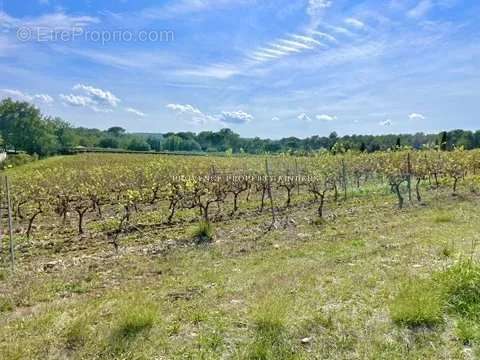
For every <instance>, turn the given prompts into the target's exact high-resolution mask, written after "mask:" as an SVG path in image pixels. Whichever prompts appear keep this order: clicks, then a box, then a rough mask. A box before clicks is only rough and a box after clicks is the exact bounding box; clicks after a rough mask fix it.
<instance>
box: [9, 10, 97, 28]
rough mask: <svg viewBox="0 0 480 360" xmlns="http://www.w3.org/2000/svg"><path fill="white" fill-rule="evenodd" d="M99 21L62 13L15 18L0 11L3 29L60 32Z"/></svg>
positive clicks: (93, 18)
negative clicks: (52, 30)
mask: <svg viewBox="0 0 480 360" xmlns="http://www.w3.org/2000/svg"><path fill="white" fill-rule="evenodd" d="M99 22H100V20H99V19H98V18H96V17H92V16H75V15H69V14H66V13H64V12H55V13H50V14H44V15H41V16H37V17H24V18H16V17H13V16H10V15H8V14H7V13H5V12H2V11H0V26H1V27H3V28H4V29H13V28H18V27H20V26H21V27H29V28H40V27H41V28H44V29H55V30H56V31H60V30H67V31H68V30H73V29H79V28H86V27H88V26H90V25H92V24H98V23H99Z"/></svg>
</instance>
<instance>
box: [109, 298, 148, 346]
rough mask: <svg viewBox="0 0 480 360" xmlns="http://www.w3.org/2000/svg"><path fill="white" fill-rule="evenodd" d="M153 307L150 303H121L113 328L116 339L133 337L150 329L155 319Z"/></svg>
mask: <svg viewBox="0 0 480 360" xmlns="http://www.w3.org/2000/svg"><path fill="white" fill-rule="evenodd" d="M156 316H157V314H156V311H155V307H154V306H153V305H152V304H139V305H132V304H127V305H123V308H122V309H121V311H120V314H119V320H118V324H117V325H116V327H115V329H114V332H113V333H114V337H115V338H116V339H120V340H121V339H125V338H134V337H136V336H138V335H139V334H141V333H143V332H146V331H148V330H149V329H151V328H152V327H153V325H154V323H155V319H156Z"/></svg>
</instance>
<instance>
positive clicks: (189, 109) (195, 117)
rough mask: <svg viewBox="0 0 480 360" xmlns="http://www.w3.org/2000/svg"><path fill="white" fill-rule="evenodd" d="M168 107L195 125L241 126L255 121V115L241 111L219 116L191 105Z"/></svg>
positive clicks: (224, 113)
mask: <svg viewBox="0 0 480 360" xmlns="http://www.w3.org/2000/svg"><path fill="white" fill-rule="evenodd" d="M166 107H167V109H170V110H172V111H174V112H176V113H177V114H179V115H182V116H188V117H189V118H190V120H191V121H192V122H193V123H195V124H206V123H223V124H233V125H241V124H246V123H249V122H251V121H252V120H253V115H251V114H249V113H246V112H244V111H241V110H240V111H223V112H222V113H221V114H219V115H210V114H207V113H204V112H203V111H201V110H200V109H199V108H197V107H195V106H193V105H190V104H168V105H167V106H166Z"/></svg>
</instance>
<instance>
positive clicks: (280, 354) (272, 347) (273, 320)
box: [245, 300, 297, 359]
mask: <svg viewBox="0 0 480 360" xmlns="http://www.w3.org/2000/svg"><path fill="white" fill-rule="evenodd" d="M285 317H286V309H285V306H284V304H282V303H281V302H280V301H278V300H274V301H273V302H272V301H266V302H264V303H262V304H261V305H259V306H258V307H257V308H256V309H255V311H254V313H253V321H254V325H255V336H254V340H253V342H252V343H251V344H250V345H249V346H248V348H247V353H246V356H245V358H246V359H295V358H297V357H296V356H295V349H294V347H293V346H292V344H291V343H290V341H289V336H288V333H287V330H286V327H285Z"/></svg>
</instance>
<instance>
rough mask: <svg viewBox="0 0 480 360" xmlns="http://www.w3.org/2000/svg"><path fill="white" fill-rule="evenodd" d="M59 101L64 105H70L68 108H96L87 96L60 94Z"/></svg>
mask: <svg viewBox="0 0 480 360" xmlns="http://www.w3.org/2000/svg"><path fill="white" fill-rule="evenodd" d="M60 99H62V100H63V101H64V103H65V104H66V105H70V106H78V107H91V108H94V107H95V106H96V104H95V102H94V101H93V100H92V99H90V98H89V97H87V96H81V95H73V94H69V95H65V94H60Z"/></svg>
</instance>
